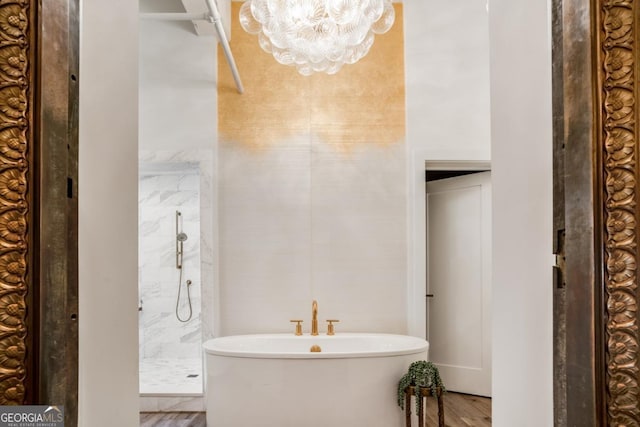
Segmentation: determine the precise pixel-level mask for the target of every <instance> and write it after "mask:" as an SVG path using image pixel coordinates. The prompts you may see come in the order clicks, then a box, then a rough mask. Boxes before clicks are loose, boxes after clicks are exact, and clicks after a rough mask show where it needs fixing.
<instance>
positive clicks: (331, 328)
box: [327, 319, 339, 335]
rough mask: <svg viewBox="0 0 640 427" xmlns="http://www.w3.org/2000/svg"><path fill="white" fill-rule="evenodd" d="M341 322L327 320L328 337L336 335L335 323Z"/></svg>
mask: <svg viewBox="0 0 640 427" xmlns="http://www.w3.org/2000/svg"><path fill="white" fill-rule="evenodd" d="M338 322H339V320H338V319H327V323H328V325H327V335H335V334H336V333H335V331H334V329H333V324H334V323H338Z"/></svg>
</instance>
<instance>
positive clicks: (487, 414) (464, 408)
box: [426, 392, 491, 427]
mask: <svg viewBox="0 0 640 427" xmlns="http://www.w3.org/2000/svg"><path fill="white" fill-rule="evenodd" d="M427 400H428V402H427V411H426V418H427V425H428V426H437V425H438V406H437V404H436V401H435V400H434V399H433V398H428V399H427ZM444 423H445V425H446V427H471V426H473V427H490V426H491V399H490V398H488V397H480V396H473V395H471V394H462V393H452V392H447V393H445V394H444Z"/></svg>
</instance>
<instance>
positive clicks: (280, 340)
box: [204, 333, 429, 427]
mask: <svg viewBox="0 0 640 427" xmlns="http://www.w3.org/2000/svg"><path fill="white" fill-rule="evenodd" d="M313 345H318V346H320V348H321V350H322V351H321V352H319V353H317V352H311V351H310V348H311V346H313ZM428 349H429V343H428V342H427V341H425V340H423V339H421V338H415V337H410V336H405V335H390V334H362V333H337V334H336V335H334V336H327V335H319V336H310V335H303V336H295V335H293V334H264V335H238V336H230V337H223V338H215V339H212V340H209V341H207V342H205V343H204V350H205V352H206V409H207V426H208V427H346V426H353V427H365V426H366V427H400V426H402V425H403V420H404V418H403V414H404V413H403V412H402V410H401V409H400V408H399V407H398V406H397V404H396V390H397V385H398V381H399V380H400V378H401V377H402V375H404V373H405V372H406V371H407V368H408V367H409V365H410V364H411V362H413V361H416V360H427V357H428Z"/></svg>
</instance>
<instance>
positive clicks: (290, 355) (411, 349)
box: [202, 332, 429, 359]
mask: <svg viewBox="0 0 640 427" xmlns="http://www.w3.org/2000/svg"><path fill="white" fill-rule="evenodd" d="M266 337H273V338H287V339H292V340H296V339H300V340H305V341H308V342H309V344H319V345H320V346H322V341H327V340H331V339H334V338H337V339H341V338H349V337H377V338H382V339H384V338H385V337H386V338H393V339H398V338H401V339H403V340H406V341H407V342H408V343H412V344H413V345H411V346H408V347H407V348H394V349H384V350H375V351H371V350H369V351H349V352H347V351H332V352H320V353H312V352H256V351H246V350H229V349H217V348H215V347H214V345H215V341H217V340H218V342H220V341H235V340H243V339H255V338H261V339H264V338H266ZM313 341H318V342H313ZM202 347H203V349H204V351H205V353H206V354H207V355H211V356H222V357H237V358H248V359H351V358H362V357H367V358H368V357H393V356H403V355H409V354H420V353H426V352H428V351H429V342H428V341H426V340H425V339H423V338H419V337H414V336H411V335H402V334H389V333H375V332H341V333H336V335H334V336H328V335H326V334H320V335H317V336H311V335H309V334H304V335H302V336H295V335H294V334H291V333H264V334H242V335H229V336H224V337H217V338H212V339H210V340H207V341H205V342H204V343H203V344H202Z"/></svg>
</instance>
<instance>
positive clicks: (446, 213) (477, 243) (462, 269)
mask: <svg viewBox="0 0 640 427" xmlns="http://www.w3.org/2000/svg"><path fill="white" fill-rule="evenodd" d="M426 177H427V184H426V205H427V206H426V222H427V225H426V241H427V243H426V246H427V247H426V259H427V271H426V272H427V274H426V281H427V284H426V286H427V292H426V331H427V334H426V335H427V340H428V341H429V343H430V352H429V353H430V354H429V358H430V360H431V361H433V362H434V363H435V364H436V366H438V368H439V370H440V373H441V376H442V378H443V380H444V382H445V384H446V385H447V388H448V389H450V390H451V391H457V392H462V393H469V394H475V395H480V396H490V395H491V173H490V172H478V171H434V172H430V171H427V174H426Z"/></svg>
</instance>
